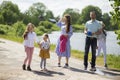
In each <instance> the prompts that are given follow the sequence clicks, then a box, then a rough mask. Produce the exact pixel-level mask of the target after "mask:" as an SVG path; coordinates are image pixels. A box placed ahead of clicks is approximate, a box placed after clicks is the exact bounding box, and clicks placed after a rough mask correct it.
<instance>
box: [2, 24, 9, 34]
mask: <svg viewBox="0 0 120 80" xmlns="http://www.w3.org/2000/svg"><path fill="white" fill-rule="evenodd" d="M9 29H10V26H8V25H2V24H0V34H4V35H6V34H7V33H8V31H9Z"/></svg>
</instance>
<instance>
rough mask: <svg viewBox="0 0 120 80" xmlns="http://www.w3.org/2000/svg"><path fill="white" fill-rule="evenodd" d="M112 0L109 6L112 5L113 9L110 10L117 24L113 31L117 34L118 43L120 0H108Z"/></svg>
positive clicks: (119, 38)
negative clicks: (115, 29)
mask: <svg viewBox="0 0 120 80" xmlns="http://www.w3.org/2000/svg"><path fill="white" fill-rule="evenodd" d="M109 1H110V2H113V3H112V4H111V6H112V7H113V9H114V11H112V12H110V14H111V15H112V18H113V19H114V21H115V22H116V23H117V24H118V27H119V30H117V31H115V33H116V34H117V35H118V36H117V39H118V40H119V42H118V44H119V45H120V1H119V0H109Z"/></svg>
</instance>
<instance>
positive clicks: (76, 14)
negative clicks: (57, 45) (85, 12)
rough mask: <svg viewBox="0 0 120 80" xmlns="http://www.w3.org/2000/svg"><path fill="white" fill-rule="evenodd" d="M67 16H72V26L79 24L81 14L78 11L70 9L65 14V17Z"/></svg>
mask: <svg viewBox="0 0 120 80" xmlns="http://www.w3.org/2000/svg"><path fill="white" fill-rule="evenodd" d="M65 14H69V15H70V16H71V18H72V24H77V23H78V20H79V18H80V13H79V10H78V9H72V8H68V9H66V10H65V12H64V13H63V15H65Z"/></svg>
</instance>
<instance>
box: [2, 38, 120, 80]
mask: <svg viewBox="0 0 120 80" xmlns="http://www.w3.org/2000/svg"><path fill="white" fill-rule="evenodd" d="M38 53H39V49H38V48H35V51H34V55H33V60H32V65H31V67H32V71H31V72H29V71H23V70H22V68H21V65H22V63H23V59H24V58H25V52H24V47H23V45H22V44H19V43H16V42H12V41H9V40H4V39H1V38H0V80H119V79H120V72H117V71H109V70H105V69H103V68H98V69H97V71H96V72H95V73H93V72H90V71H89V70H88V71H84V70H83V62H82V61H79V60H78V59H74V58H71V59H70V67H69V68H68V69H66V68H63V67H57V56H56V54H55V53H51V58H50V59H48V61H47V68H48V70H49V71H48V72H41V71H40V68H39V63H40V58H39V57H38ZM64 63H65V61H64V59H63V61H62V65H64Z"/></svg>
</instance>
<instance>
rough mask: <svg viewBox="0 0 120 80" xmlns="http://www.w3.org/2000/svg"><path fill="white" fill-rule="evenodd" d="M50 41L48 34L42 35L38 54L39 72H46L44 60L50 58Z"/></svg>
mask: <svg viewBox="0 0 120 80" xmlns="http://www.w3.org/2000/svg"><path fill="white" fill-rule="evenodd" d="M49 50H50V40H49V36H48V34H46V33H45V34H44V35H43V40H42V41H41V42H40V54H39V56H40V57H41V62H40V68H41V70H42V71H43V70H45V71H46V70H47V69H46V59H47V58H50V53H49Z"/></svg>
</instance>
